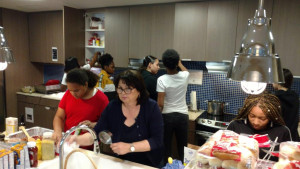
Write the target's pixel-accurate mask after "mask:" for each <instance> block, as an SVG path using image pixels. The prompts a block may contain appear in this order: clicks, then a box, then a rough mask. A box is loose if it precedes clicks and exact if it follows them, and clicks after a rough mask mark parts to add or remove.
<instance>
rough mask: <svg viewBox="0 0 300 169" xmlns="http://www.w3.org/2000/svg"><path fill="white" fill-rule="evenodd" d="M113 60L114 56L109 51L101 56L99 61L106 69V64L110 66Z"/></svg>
mask: <svg viewBox="0 0 300 169" xmlns="http://www.w3.org/2000/svg"><path fill="white" fill-rule="evenodd" d="M113 61H114V58H113V57H112V56H111V55H110V54H109V53H105V54H104V55H102V56H101V57H100V58H99V63H100V65H101V67H102V69H104V66H109V65H110V64H111V63H112V62H113Z"/></svg>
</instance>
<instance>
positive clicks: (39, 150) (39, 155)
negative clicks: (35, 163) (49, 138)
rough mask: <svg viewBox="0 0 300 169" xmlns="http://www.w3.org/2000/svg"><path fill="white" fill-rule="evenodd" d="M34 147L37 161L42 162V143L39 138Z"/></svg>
mask: <svg viewBox="0 0 300 169" xmlns="http://www.w3.org/2000/svg"><path fill="white" fill-rule="evenodd" d="M36 147H37V149H38V160H42V142H41V140H40V139H39V138H38V139H37V140H36Z"/></svg>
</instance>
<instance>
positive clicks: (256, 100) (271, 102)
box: [235, 92, 285, 125]
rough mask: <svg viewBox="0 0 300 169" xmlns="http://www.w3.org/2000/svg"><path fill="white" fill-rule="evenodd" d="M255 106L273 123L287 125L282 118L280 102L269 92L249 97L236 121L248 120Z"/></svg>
mask: <svg viewBox="0 0 300 169" xmlns="http://www.w3.org/2000/svg"><path fill="white" fill-rule="evenodd" d="M255 106H258V107H259V108H261V110H262V111H263V112H264V113H265V115H266V116H267V118H268V119H269V120H270V121H272V122H273V123H277V124H280V125H285V122H284V120H283V118H282V117H281V107H280V100H279V99H278V98H277V97H276V96H275V95H273V94H270V93H267V92H264V93H262V94H259V95H250V96H248V97H247V98H246V99H245V101H244V105H243V107H242V108H241V109H240V111H239V114H238V115H237V117H236V118H235V119H246V118H247V117H248V115H249V113H250V111H251V110H252V109H253V107H255Z"/></svg>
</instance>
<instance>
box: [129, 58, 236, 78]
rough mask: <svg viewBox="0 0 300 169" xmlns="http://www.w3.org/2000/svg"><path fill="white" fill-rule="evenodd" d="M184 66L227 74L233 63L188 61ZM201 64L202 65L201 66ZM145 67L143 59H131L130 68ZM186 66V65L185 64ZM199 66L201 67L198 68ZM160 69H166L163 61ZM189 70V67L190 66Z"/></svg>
mask: <svg viewBox="0 0 300 169" xmlns="http://www.w3.org/2000/svg"><path fill="white" fill-rule="evenodd" d="M182 62H183V64H185V63H189V65H193V66H192V67H193V69H197V70H203V71H205V72H208V73H224V74H225V73H227V72H228V69H229V67H230V64H231V61H227V60H224V61H222V62H206V61H187V60H183V61H182ZM199 63H200V64H199ZM142 65H143V59H136V58H129V64H128V67H129V68H131V69H135V70H137V69H139V68H140V67H141V66H142ZM185 65H186V64H185ZM198 65H199V66H198ZM159 67H160V68H161V69H165V67H164V65H163V63H162V61H161V60H160V61H159ZM188 68H189V66H188Z"/></svg>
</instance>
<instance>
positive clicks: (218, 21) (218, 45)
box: [204, 0, 238, 61]
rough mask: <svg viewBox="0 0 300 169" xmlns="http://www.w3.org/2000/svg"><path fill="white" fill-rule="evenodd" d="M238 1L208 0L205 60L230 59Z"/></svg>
mask: <svg viewBox="0 0 300 169" xmlns="http://www.w3.org/2000/svg"><path fill="white" fill-rule="evenodd" d="M237 15H238V1H236V0H228V1H209V5H208V17H207V36H206V40H207V41H206V55H205V58H204V60H205V61H222V60H231V58H232V56H233V55H234V53H235V52H234V51H235V39H236V38H235V36H236V27H237Z"/></svg>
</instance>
